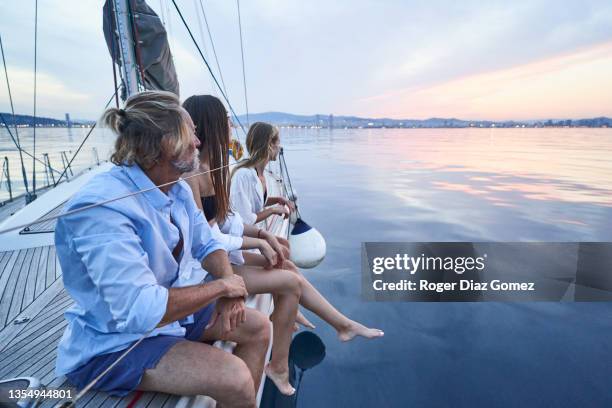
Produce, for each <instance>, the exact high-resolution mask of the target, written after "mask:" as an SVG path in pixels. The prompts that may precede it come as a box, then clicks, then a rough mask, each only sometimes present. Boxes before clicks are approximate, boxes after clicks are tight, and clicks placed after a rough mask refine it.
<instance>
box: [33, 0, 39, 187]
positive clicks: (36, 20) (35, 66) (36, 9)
mask: <svg viewBox="0 0 612 408" xmlns="http://www.w3.org/2000/svg"><path fill="white" fill-rule="evenodd" d="M37 56H38V0H34V134H33V148H32V154H33V155H34V157H36V74H37ZM32 196H33V197H32V198H36V160H34V158H32Z"/></svg>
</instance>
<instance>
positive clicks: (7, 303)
mask: <svg viewBox="0 0 612 408" xmlns="http://www.w3.org/2000/svg"><path fill="white" fill-rule="evenodd" d="M26 252H27V250H25V249H22V250H20V251H19V255H18V257H17V261H16V262H15V263H14V264H13V265H11V270H10V272H9V277H8V280H7V281H6V284H5V285H4V287H3V289H4V291H3V293H2V297H1V298H0V327H6V325H7V324H8V323H10V322H8V315H9V309H10V307H11V303H12V300H13V295H14V294H15V288H16V286H17V283H18V281H19V279H18V278H19V271H20V270H21V265H23V261H24V259H25V255H26Z"/></svg>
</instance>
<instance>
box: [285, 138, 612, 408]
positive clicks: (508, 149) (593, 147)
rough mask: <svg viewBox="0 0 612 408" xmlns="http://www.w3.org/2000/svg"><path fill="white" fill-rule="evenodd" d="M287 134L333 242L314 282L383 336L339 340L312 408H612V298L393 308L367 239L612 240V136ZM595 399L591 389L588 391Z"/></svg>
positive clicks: (315, 221) (292, 166)
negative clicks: (366, 269)
mask: <svg viewBox="0 0 612 408" xmlns="http://www.w3.org/2000/svg"><path fill="white" fill-rule="evenodd" d="M332 133H333V135H330V134H329V133H328V132H327V131H322V132H316V131H312V130H293V131H291V130H287V129H284V130H281V135H282V136H281V137H282V141H283V144H284V145H285V155H286V158H287V163H288V166H289V170H290V172H291V176H292V182H293V185H294V186H295V187H296V188H297V190H298V196H299V197H300V199H299V202H300V211H301V212H302V213H303V215H304V217H307V219H308V220H309V222H310V223H311V224H312V225H314V226H316V227H317V229H319V230H320V231H321V233H322V234H323V235H324V236H325V237H326V239H327V244H328V254H327V257H326V259H325V260H324V262H323V263H322V264H321V265H320V266H319V267H317V268H316V269H314V270H308V271H305V274H306V275H307V276H308V278H309V279H310V280H311V282H313V284H315V285H316V286H317V287H318V288H319V289H320V291H321V292H322V293H323V294H324V295H325V296H327V297H328V298H329V299H330V300H331V301H332V302H333V303H334V304H336V305H338V306H339V308H340V309H341V310H342V311H343V312H344V313H346V314H347V315H349V316H350V317H353V318H357V319H359V320H362V321H364V323H366V324H368V325H372V326H375V327H380V328H381V329H383V330H384V331H385V333H386V334H385V337H384V338H383V339H381V340H379V341H365V340H358V341H356V342H353V343H349V344H341V343H340V342H338V341H337V339H336V336H335V332H334V331H333V330H332V329H331V328H329V326H327V325H326V324H325V323H324V322H322V321H320V320H319V319H317V318H316V317H314V316H312V315H311V314H308V313H307V314H308V317H310V318H312V320H313V322H314V323H315V324H316V325H317V329H316V332H317V334H319V335H320V336H321V337H322V338H323V340H324V342H325V344H326V345H327V350H328V353H327V358H326V359H325V361H323V363H322V364H321V366H319V367H315V368H314V369H312V372H311V373H309V375H308V377H306V378H305V380H304V382H303V385H302V387H303V390H302V391H301V393H300V394H301V395H300V406H304V407H310V406H325V407H327V406H360V407H368V406H376V407H378V406H381V407H398V408H399V407H406V406H418V407H475V406H496V407H535V406H542V405H543V404H545V405H547V406H556V407H568V408H569V407H575V406H593V407H608V406H612V395H611V394H610V393H609V381H608V379H609V378H610V376H612V365H611V364H609V362H610V361H611V359H612V355H611V352H610V348H609V346H608V345H609V337H610V333H612V319H611V318H610V316H612V305H611V304H610V303H593V304H589V303H582V304H578V303H575V304H559V303H527V304H512V303H486V304H485V303H478V304H476V303H475V304H470V303H467V304H455V303H444V304H431V303H401V302H395V303H383V302H363V301H362V300H361V297H360V292H361V289H360V244H361V242H362V241H387V242H388V241H424V242H427V241H455V240H457V241H463V240H466V241H472V240H474V241H531V240H535V241H578V240H584V241H612V228H611V227H612V221H611V220H612V208H610V207H611V206H610V198H611V197H612V195H611V194H610V193H611V192H612V191H611V190H612V177H611V176H612V165H611V164H610V162H609V160H608V157H612V154H611V153H612V130H610V129H545V130H533V129H520V130H509V129H495V131H489V130H470V129H459V130H375V131H374V130H373V131H368V130H355V131H353V130H346V131H342V130H340V131H336V130H335V131H334V132H332ZM585 390H588V391H585Z"/></svg>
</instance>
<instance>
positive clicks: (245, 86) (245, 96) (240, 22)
mask: <svg viewBox="0 0 612 408" xmlns="http://www.w3.org/2000/svg"><path fill="white" fill-rule="evenodd" d="M236 7H237V8H238V31H239V32H240V56H241V57H242V84H243V86H244V106H245V108H246V117H247V127H249V126H250V120H249V98H248V97H247V80H246V70H245V68H244V46H243V44H242V19H241V18H240V0H236Z"/></svg>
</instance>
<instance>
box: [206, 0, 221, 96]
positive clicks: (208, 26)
mask: <svg viewBox="0 0 612 408" xmlns="http://www.w3.org/2000/svg"><path fill="white" fill-rule="evenodd" d="M200 9H201V10H202V16H204V24H206V31H208V39H209V40H210V47H211V48H212V52H213V56H214V57H215V64H216V65H217V71H219V78H221V85H223V91H224V92H225V94H226V95H227V88H226V87H225V81H224V80H223V71H221V64H220V63H219V57H218V56H217V50H216V49H215V42H214V41H213V37H212V33H211V31H210V25H209V24H208V19H207V18H206V12H205V11H204V2H203V1H202V0H200Z"/></svg>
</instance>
